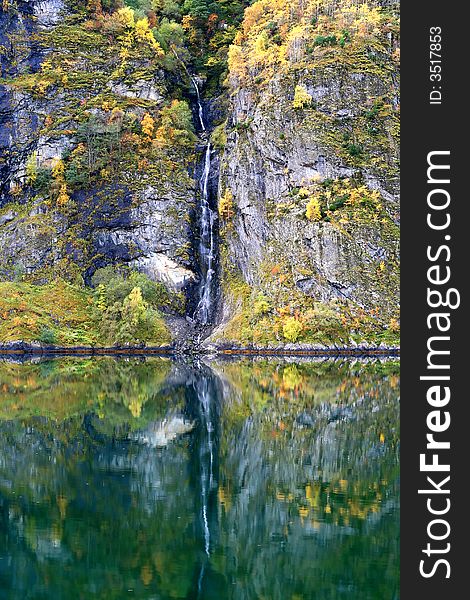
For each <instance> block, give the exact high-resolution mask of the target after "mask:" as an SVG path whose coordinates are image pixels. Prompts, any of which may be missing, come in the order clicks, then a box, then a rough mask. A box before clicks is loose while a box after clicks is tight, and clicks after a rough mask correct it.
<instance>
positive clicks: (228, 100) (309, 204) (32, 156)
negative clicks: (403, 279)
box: [0, 0, 399, 345]
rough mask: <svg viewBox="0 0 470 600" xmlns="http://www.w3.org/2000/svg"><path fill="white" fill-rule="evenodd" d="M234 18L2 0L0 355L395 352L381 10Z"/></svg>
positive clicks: (393, 73) (283, 7) (394, 66)
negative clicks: (391, 345)
mask: <svg viewBox="0 0 470 600" xmlns="http://www.w3.org/2000/svg"><path fill="white" fill-rule="evenodd" d="M247 4H248V2H244V1H242V0H233V1H232V2H229V1H227V0H213V1H210V0H185V2H177V1H174V2H172V1H170V0H129V1H126V2H122V1H121V0H90V1H88V2H85V1H84V2H79V1H76V0H41V1H35V0H32V1H30V2H25V1H21V0H16V1H13V0H12V1H9V0H5V1H4V2H3V6H2V9H0V49H1V52H0V60H1V67H2V78H1V81H0V97H1V100H0V153H1V159H0V172H1V187H0V280H1V281H3V282H4V283H1V282H0V287H1V292H0V294H1V296H2V297H1V298H0V342H1V341H8V340H14V339H18V338H21V339H26V340H41V341H43V342H46V343H53V342H55V343H62V344H72V343H87V344H89V343H91V344H114V343H142V342H143V343H149V344H150V343H152V344H159V343H166V342H167V341H168V340H169V339H170V337H173V338H174V337H178V336H180V337H183V338H188V337H189V338H193V337H194V338H195V339H201V337H204V336H207V335H209V336H210V337H209V338H208V342H209V343H214V342H216V343H230V344H232V343H241V344H243V345H247V344H258V345H267V344H276V345H280V344H286V343H306V344H312V343H321V344H325V343H332V342H335V343H343V344H349V343H351V342H352V341H356V342H357V341H360V340H363V339H366V340H369V341H374V342H379V341H385V342H391V341H394V340H395V339H396V337H397V331H398V260H399V259H398V227H397V225H398V125H399V122H398V111H399V100H398V60H399V50H398V18H397V14H396V4H395V3H394V2H374V1H369V2H367V3H363V2H356V1H355V0H258V1H257V2H255V3H253V4H252V5H251V6H249V7H248V8H246V10H244V9H245V7H246V6H247ZM204 163H205V166H204ZM204 178H205V184H204ZM204 201H206V203H207V209H208V210H209V208H210V211H211V213H210V214H212V213H213V218H212V219H209V221H210V228H209V230H207V227H208V223H209V221H207V220H206V222H205V224H204V221H203V220H201V215H203V210H204ZM216 209H218V217H217V215H216V212H215V211H216ZM208 214H209V213H208ZM204 227H205V228H206V229H204ZM205 238H208V239H211V240H213V242H211V244H212V243H213V246H214V249H215V251H216V257H215V260H214V263H213V267H214V278H215V282H216V283H215V289H216V293H212V292H211V294H210V297H211V304H212V308H211V311H210V313H211V314H210V318H209V326H206V323H205V322H204V323H202V324H201V323H199V321H198V313H197V310H196V306H197V298H198V297H201V296H202V295H203V294H202V292H203V291H204V290H203V289H202V288H203V286H204V285H206V282H207V279H208V277H207V265H204V252H203V246H202V245H201V240H202V241H203V240H204V239H205ZM211 268H212V267H211ZM209 279H212V276H211V277H209ZM54 289H56V290H58V291H57V302H58V305H61V307H59V306H57V307H54V306H44V305H43V304H41V302H42V301H41V298H43V297H44V298H46V297H48V294H49V292H47V293H46V290H54ZM217 290H218V292H217ZM198 295H199V296H198ZM65 305H67V306H68V307H69V308H70V307H73V309H74V311H75V312H74V311H72V312H73V314H74V317H73V318H68V317H67V311H64V310H62V309H63V307H64V306H65ZM59 308H60V309H59ZM68 312H70V311H68ZM165 323H166V324H165ZM202 325H204V326H202ZM65 331H67V333H65ZM70 331H72V332H73V333H72V334H70Z"/></svg>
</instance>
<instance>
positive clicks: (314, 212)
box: [305, 196, 321, 221]
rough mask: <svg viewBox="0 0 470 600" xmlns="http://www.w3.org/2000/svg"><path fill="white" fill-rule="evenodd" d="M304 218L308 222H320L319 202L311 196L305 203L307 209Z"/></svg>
mask: <svg viewBox="0 0 470 600" xmlns="http://www.w3.org/2000/svg"><path fill="white" fill-rule="evenodd" d="M305 216H306V217H307V219H308V220H309V221H320V220H321V208H320V202H319V201H318V199H317V198H316V197H315V196H312V197H311V198H310V200H309V201H308V202H307V208H306V211H305Z"/></svg>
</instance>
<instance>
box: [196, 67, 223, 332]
mask: <svg viewBox="0 0 470 600" xmlns="http://www.w3.org/2000/svg"><path fill="white" fill-rule="evenodd" d="M191 81H192V83H193V85H194V88H195V90H196V96H197V105H198V115H199V121H200V124H201V129H202V131H203V132H206V131H207V130H206V126H205V123H204V112H203V109H202V103H201V95H200V92H199V87H198V85H197V81H196V79H195V78H194V77H191ZM211 152H212V148H211V144H210V142H209V141H208V142H207V145H206V148H205V154H204V168H203V171H202V175H201V177H200V179H199V188H200V192H201V205H200V220H199V235H200V243H199V256H200V260H201V275H202V278H201V283H200V286H199V301H198V304H197V307H196V310H195V311H194V318H195V319H196V321H198V322H199V323H201V324H202V325H207V324H208V323H210V319H211V301H212V285H213V280H214V275H215V269H214V262H215V250H216V249H215V235H214V225H215V221H216V219H217V214H216V212H215V211H214V210H212V208H211V207H210V203H209V176H210V171H211Z"/></svg>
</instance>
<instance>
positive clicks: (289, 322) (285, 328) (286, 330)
mask: <svg viewBox="0 0 470 600" xmlns="http://www.w3.org/2000/svg"><path fill="white" fill-rule="evenodd" d="M303 328H304V326H303V324H302V322H301V321H299V319H296V318H295V317H287V319H285V320H284V323H283V325H282V334H283V336H284V337H285V339H286V340H287V341H288V342H296V341H297V340H298V339H299V337H300V334H301V333H302V331H303Z"/></svg>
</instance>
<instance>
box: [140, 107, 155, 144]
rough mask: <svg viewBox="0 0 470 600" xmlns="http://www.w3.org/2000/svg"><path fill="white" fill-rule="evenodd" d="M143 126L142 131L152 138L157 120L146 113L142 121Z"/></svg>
mask: <svg viewBox="0 0 470 600" xmlns="http://www.w3.org/2000/svg"><path fill="white" fill-rule="evenodd" d="M140 124H141V126H142V132H143V133H144V134H145V135H146V136H147V137H148V138H152V136H153V132H154V130H155V121H154V119H153V117H152V116H151V115H149V113H145V115H144V117H143V119H142V121H141V122H140Z"/></svg>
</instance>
